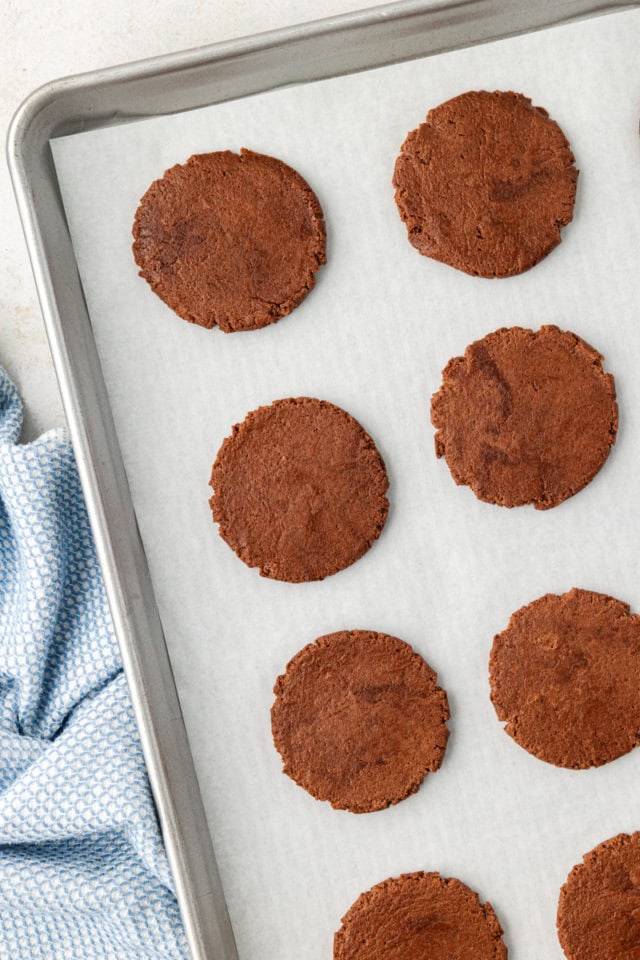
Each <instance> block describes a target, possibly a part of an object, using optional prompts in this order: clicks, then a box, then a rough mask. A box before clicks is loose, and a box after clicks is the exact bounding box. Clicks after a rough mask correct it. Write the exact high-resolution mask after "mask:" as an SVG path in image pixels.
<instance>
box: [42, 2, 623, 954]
mask: <svg viewBox="0 0 640 960" xmlns="http://www.w3.org/2000/svg"><path fill="white" fill-rule="evenodd" d="M638 49H640V13H638V12H627V13H623V14H616V15H612V16H609V17H606V18H604V19H597V20H593V21H589V22H584V23H581V24H578V25H573V26H568V27H562V28H558V29H555V30H553V31H546V32H543V33H538V34H535V35H531V36H529V37H525V38H519V39H515V40H509V41H503V42H501V43H498V44H492V45H488V46H481V47H477V48H475V49H471V50H468V51H463V52H458V53H453V54H447V55H444V56H439V57H436V58H433V59H427V60H423V61H417V62H413V63H409V64H404V65H400V66H395V67H388V68H384V69H381V70H376V71H371V72H366V73H361V74H359V75H355V76H351V77H347V78H342V79H334V80H329V81H323V82H320V83H315V84H312V85H308V86H303V87H295V88H289V89H283V90H281V91H276V92H272V93H269V94H266V95H261V96H256V97H253V98H250V99H246V100H243V101H239V102H232V103H227V104H224V105H221V106H214V107H211V108H207V109H204V110H199V111H197V112H191V113H186V114H182V115H179V116H173V117H167V118H161V119H153V120H149V121H144V122H139V123H135V124H130V125H125V126H121V127H115V128H110V129H105V130H100V131H95V132H91V133H85V134H81V135H77V136H74V137H70V138H66V139H62V140H59V141H56V142H54V143H53V144H52V146H53V150H54V155H55V162H56V165H57V169H58V173H59V177H60V183H61V186H62V191H63V195H64V202H65V206H66V210H67V215H68V218H69V224H70V228H71V231H72V235H73V240H74V244H75V249H76V253H77V257H78V262H79V265H80V271H81V275H82V279H83V283H84V289H85V292H86V297H87V301H88V304H89V309H90V313H91V318H92V322H93V325H94V329H95V333H96V338H97V342H98V347H99V351H100V356H101V359H102V363H103V366H104V373H105V378H106V382H107V387H108V390H109V395H110V398H111V403H112V405H113V412H114V416H115V421H116V426H117V429H118V432H119V437H120V443H121V446H122V451H123V454H124V459H125V464H126V468H127V473H128V476H129V480H130V483H131V488H132V492H133V499H134V503H135V507H136V511H137V516H138V520H139V524H140V529H141V532H142V537H143V540H144V544H145V547H146V551H147V554H148V557H149V562H150V566H151V573H152V577H153V581H154V585H155V590H156V594H157V598H158V603H159V606H160V612H161V616H162V622H163V624H164V629H165V631H166V636H167V641H168V644H169V648H170V653H171V659H172V663H173V667H174V670H175V674H176V679H177V684H178V689H179V692H180V696H181V701H182V706H183V709H184V714H185V719H186V723H187V728H188V732H189V738H190V742H191V746H192V749H193V753H194V757H195V763H196V768H197V771H198V775H199V779H200V784H201V787H202V792H203V795H204V802H205V806H206V809H207V814H208V818H209V823H210V827H211V831H212V835H213V839H214V844H215V848H216V851H217V856H218V859H219V864H220V868H221V872H222V880H223V884H224V888H225V891H226V896H227V899H228V903H229V909H230V912H231V918H232V922H233V925H234V928H235V932H236V937H237V941H238V947H239V951H240V957H241V958H242V960H327V958H329V957H331V956H332V937H333V933H334V931H335V930H336V929H337V928H338V926H339V923H340V918H341V917H342V915H343V914H344V913H345V912H346V910H347V909H348V907H349V906H350V904H351V903H352V901H353V900H354V899H355V898H356V897H357V896H358V894H359V893H360V892H361V891H362V890H365V889H367V888H368V887H370V886H371V885H373V884H374V883H377V882H378V881H381V880H383V879H384V878H386V877H388V876H396V875H398V874H400V873H403V872H406V871H414V870H440V871H441V872H442V874H443V875H448V876H456V877H459V878H460V879H462V880H464V881H465V882H466V883H468V884H470V885H471V886H472V887H473V888H474V889H476V890H477V891H478V892H479V894H480V895H481V897H482V898H483V899H489V900H490V901H491V903H492V904H493V906H494V907H495V909H496V911H497V913H498V915H499V918H500V920H501V922H502V924H503V926H504V928H505V939H506V942H507V944H508V946H509V956H510V958H512V960H560V958H561V957H562V952H561V950H560V947H559V945H558V943H557V939H556V932H555V913H556V904H557V898H558V892H559V889H560V886H561V885H562V883H563V882H564V880H565V878H566V876H567V873H568V872H569V870H570V869H571V867H572V866H573V865H574V864H575V863H577V862H578V861H579V860H580V858H581V856H582V854H583V853H585V852H587V851H588V850H590V849H591V848H592V847H593V846H594V845H595V844H597V843H599V842H600V841H602V840H605V839H606V838H608V837H610V836H612V835H614V834H616V833H618V832H620V831H632V830H634V829H640V801H639V796H638V793H639V786H640V750H636V751H635V753H633V754H630V755H628V756H626V757H624V758H622V759H620V760H617V761H615V762H614V763H611V764H609V765H607V766H605V767H603V768H600V769H597V770H591V771H579V772H573V771H566V770H561V769H556V768H554V767H551V766H548V765H546V764H544V763H542V762H541V761H538V760H536V759H534V758H533V757H531V756H529V755H528V754H527V753H526V752H525V751H524V750H522V749H521V748H520V747H518V746H517V745H516V744H515V743H514V742H513V741H512V740H511V739H510V738H509V737H508V736H507V735H506V734H505V733H504V732H503V730H502V728H501V725H500V723H499V722H498V721H497V719H496V716H495V713H494V710H493V707H492V705H491V703H490V700H489V689H488V679H487V665H488V657H489V651H490V648H491V644H492V639H493V636H494V634H495V633H497V632H498V631H500V630H502V629H504V627H505V626H506V624H507V622H508V620H509V616H510V614H511V613H512V612H513V611H514V610H516V609H518V608H519V607H520V606H521V605H523V604H525V603H528V602H529V601H531V600H533V599H535V598H536V597H538V596H540V595H541V594H543V593H546V592H562V591H564V590H567V589H569V588H570V587H572V586H580V587H584V588H587V589H593V590H599V591H603V592H606V593H611V594H613V595H614V596H617V597H619V598H621V599H623V600H625V601H627V602H629V603H630V604H631V605H632V607H633V608H634V609H635V610H636V611H640V577H639V575H638V574H639V572H640V562H639V561H640V550H639V548H638V535H639V533H640V497H639V496H638V468H639V465H640V377H639V370H640V329H639V319H640V318H639V314H638V304H639V302H640V270H639V258H640V143H639V140H638V119H639V114H640V70H639V69H638ZM468 89H489V90H492V89H514V90H517V91H521V92H524V93H526V94H527V95H528V96H531V97H532V98H533V100H534V103H537V104H540V105H542V106H544V107H546V108H547V109H548V110H549V111H550V113H551V116H552V117H553V118H554V119H556V120H557V121H558V122H559V123H560V125H561V126H562V128H563V130H564V131H565V133H566V134H567V136H568V138H569V140H570V142H571V144H572V147H573V150H574V152H575V155H576V158H577V162H578V165H579V167H580V169H581V174H580V179H579V187H578V200H577V206H576V211H575V219H574V222H573V223H572V224H571V225H570V226H569V227H568V228H566V229H565V231H564V239H563V242H562V244H561V246H560V247H559V248H558V249H557V250H555V251H554V252H553V253H552V254H551V255H550V256H549V257H548V258H547V259H546V260H545V261H543V262H542V263H541V264H540V265H539V266H537V267H535V268H534V269H533V270H531V271H529V272H528V273H526V274H524V275H523V276H521V277H517V278H513V279H507V280H481V279H477V278H472V277H468V276H466V275H464V274H462V273H459V272H457V271H455V270H452V269H450V268H448V267H446V266H444V265H441V264H438V263H435V262H434V261H430V260H428V259H426V258H423V257H421V256H420V255H419V254H418V253H417V252H416V251H414V250H413V248H411V247H410V246H409V244H408V242H407V239H406V234H405V228H404V226H403V224H402V223H401V221H400V219H399V216H398V214H397V211H396V208H395V204H394V200H393V190H392V188H391V183H390V181H391V176H392V171H393V164H394V160H395V157H396V155H397V153H398V150H399V148H400V145H401V143H402V142H403V140H404V137H405V135H406V134H407V132H408V131H409V130H411V129H413V128H414V127H415V126H417V125H418V124H419V123H420V122H421V121H422V120H423V118H424V116H425V114H426V112H427V110H428V109H429V108H431V107H432V106H435V105H436V104H438V103H440V102H441V101H443V100H446V99H448V98H449V97H451V96H454V95H456V94H458V93H461V92H463V91H465V90H468ZM242 146H246V147H249V148H251V149H253V150H257V151H261V152H264V153H268V154H272V155H274V156H277V157H280V158H282V159H283V160H285V161H286V162H287V163H289V164H291V165H292V166H294V167H295V168H296V169H298V170H299V171H300V173H301V174H302V175H303V176H304V177H305V178H306V179H307V180H308V182H309V183H310V184H311V186H312V187H313V189H314V190H315V191H316V192H317V194H318V196H319V198H320V201H321V203H322V205H323V207H324V210H325V214H326V218H327V225H328V237H329V242H328V257H329V263H328V265H327V266H326V267H325V268H323V269H322V270H321V272H320V273H319V276H318V284H317V287H316V289H315V290H314V291H313V292H312V293H311V295H310V296H309V297H308V299H307V300H306V301H305V302H304V303H303V304H302V306H300V307H299V308H298V309H297V310H295V311H294V313H293V314H292V315H291V316H289V317H287V318H285V319H283V320H281V321H280V322H279V323H277V324H276V325H274V326H272V327H270V328H267V329H264V330H259V331H257V332H252V333H243V334H236V335H230V336H225V335H223V334H222V333H220V331H218V330H213V331H207V330H203V329H200V328H197V327H194V326H190V325H188V324H186V323H185V322H184V321H182V320H180V319H179V318H177V317H176V316H175V315H174V314H172V312H171V311H170V310H169V309H168V308H166V307H165V306H164V305H163V304H162V303H161V301H160V300H159V299H158V298H156V297H155V295H154V294H153V293H152V292H151V290H150V289H149V288H148V286H147V284H146V283H145V282H144V281H143V280H141V279H139V278H138V276H137V270H136V267H135V264H134V262H133V258H132V255H131V235H130V232H131V223H132V220H133V216H134V213H135V210H136V207H137V204H138V201H139V198H140V197H141V196H142V194H143V193H144V191H145V190H146V188H147V187H148V185H149V184H150V183H151V181H152V180H153V179H155V178H156V177H158V176H160V175H161V174H162V172H163V171H164V170H165V168H167V167H169V166H171V165H172V164H174V163H176V162H182V161H184V160H186V159H187V157H189V156H190V154H192V153H196V152H203V151H209V150H219V149H227V148H231V149H239V148H240V147H242ZM543 323H557V324H559V325H560V326H561V327H563V328H570V329H572V330H574V331H575V332H577V333H578V334H580V335H581V336H583V337H584V338H585V339H586V340H587V341H588V342H590V343H591V344H593V345H594V346H596V347H597V348H598V349H599V350H600V351H601V352H602V353H603V354H604V355H605V358H606V363H605V368H606V369H607V370H608V371H611V372H612V373H614V375H615V378H616V385H617V390H618V398H619V404H620V431H619V434H618V440H617V443H616V445H615V448H614V450H613V453H612V455H611V457H610V458H609V461H608V462H607V463H606V465H605V467H604V469H603V470H602V471H601V472H600V474H599V475H598V476H597V477H596V479H595V480H594V481H593V482H592V483H591V484H590V485H589V486H588V487H587V488H586V489H585V490H584V491H582V492H581V493H579V494H578V495H577V496H575V497H574V498H572V499H571V500H569V501H568V502H566V503H564V504H563V505H562V506H560V507H558V508H556V509H553V510H550V511H548V512H538V511H534V510H533V509H532V508H520V509H515V510H506V509H502V508H499V507H496V506H491V505H487V504H484V503H480V502H479V501H478V500H476V498H475V497H474V495H473V494H472V493H471V492H470V491H469V489H467V488H458V487H456V486H455V485H454V483H453V481H452V479H451V476H450V475H449V471H448V469H447V467H446V465H445V463H444V462H443V461H437V460H436V458H435V456H434V450H433V430H432V427H431V426H430V423H429V398H430V396H431V394H432V392H433V391H434V390H436V389H437V388H438V386H439V384H440V372H441V370H442V368H443V367H444V365H445V364H446V362H447V360H448V359H449V358H450V357H451V356H454V355H458V354H460V353H462V352H463V351H464V348H465V346H466V345H467V344H468V343H469V342H471V341H472V340H474V339H476V338H478V337H481V336H483V335H484V334H486V333H488V332H489V331H491V330H493V329H495V328H497V327H499V326H503V325H511V324H520V325H523V326H531V327H534V328H537V327H538V326H539V325H541V324H543ZM299 395H309V396H317V397H321V398H326V399H328V400H331V401H333V402H334V403H337V404H339V405H340V406H342V407H344V408H345V409H346V410H348V411H349V412H350V413H351V414H353V415H354V416H355V417H356V418H357V419H358V420H359V421H360V422H361V423H362V424H363V425H364V427H365V428H366V429H367V430H368V431H369V432H370V433H371V435H372V436H373V437H374V439H375V441H376V443H377V444H378V446H379V449H380V450H381V452H382V454H383V456H384V458H385V460H386V463H387V466H388V471H389V475H390V479H391V488H390V500H391V511H390V516H389V520H388V523H387V526H386V529H385V530H384V532H383V534H382V537H381V538H380V540H379V541H378V542H377V543H376V544H375V545H374V546H373V548H372V549H371V550H370V551H369V553H368V554H367V555H366V556H365V557H364V558H363V559H361V560H360V561H359V562H358V563H356V564H355V565H354V566H352V567H351V568H349V569H347V570H345V571H343V572H341V573H339V574H337V575H336V576H333V577H330V578H329V579H328V580H326V581H324V582H322V583H313V584H306V585H290V584H284V583H277V582H273V581H270V580H265V579H261V578H260V577H259V575H258V573H257V571H256V570H250V569H248V568H247V567H245V566H244V564H243V563H241V561H240V560H238V558H237V557H236V556H235V555H234V554H233V553H232V552H231V551H230V549H229V548H228V547H227V546H226V544H225V543H224V542H223V541H222V540H221V539H220V537H219V536H218V534H217V530H216V528H215V527H214V526H213V524H212V522H211V518H210V512H209V507H208V504H207V498H208V496H209V493H210V491H209V487H208V481H209V475H210V468H211V463H212V461H213V459H214V458H215V455H216V452H217V450H218V447H219V446H220V444H221V442H222V440H223V438H224V437H225V436H226V435H227V434H228V433H229V431H230V428H231V426H232V424H234V423H236V422H238V421H240V420H242V419H243V418H244V416H245V414H246V413H247V412H248V411H249V410H252V409H254V408H255V407H257V406H259V405H260V404H264V403H269V402H271V401H272V400H274V399H277V398H280V397H288V396H299ZM342 628H371V629H376V630H381V631H386V632H389V633H392V634H395V635H397V636H399V637H401V638H403V639H404V640H406V641H408V642H409V643H410V644H412V645H413V646H414V647H415V649H417V650H418V651H419V652H420V653H421V654H422V655H423V656H424V657H425V658H426V659H427V660H428V662H429V663H430V664H431V665H432V666H433V667H434V668H435V669H436V670H437V671H438V674H439V679H440V682H441V684H442V685H443V686H444V687H445V688H446V689H447V691H448V693H449V698H450V704H451V709H452V714H453V718H452V721H451V724H450V728H451V732H452V736H451V739H450V744H449V748H448V751H447V755H446V758H445V761H444V764H443V766H442V768H441V770H440V771H439V772H438V773H437V774H435V775H432V776H429V777H428V779H427V781H426V782H425V784H424V785H423V787H422V789H421V790H420V791H419V793H418V794H417V795H415V796H413V797H411V798H410V799H408V800H406V801H405V802H403V803H401V804H399V805H398V806H396V807H394V808H391V809H389V810H386V811H383V812H380V813H374V814H369V815H364V816H362V815H361V816H356V815H353V814H350V813H347V812H337V811H334V810H332V809H331V808H330V807H329V805H328V804H326V803H319V802H318V801H316V800H314V799H312V798H311V797H310V796H308V795H307V794H306V793H305V792H304V791H303V790H302V789H300V788H299V787H297V786H296V785H295V784H294V783H293V782H292V781H290V780H289V779H288V778H287V777H285V776H284V775H283V774H282V773H281V762H280V758H279V756H278V754H277V753H276V751H275V749H274V747H273V744H272V740H271V732H270V720H269V709H270V706H271V703H272V699H273V698H272V692H271V691H272V686H273V683H274V681H275V679H276V677H277V675H278V674H279V673H280V672H282V670H283V669H284V667H285V664H286V663H287V661H288V660H289V659H290V657H292V656H293V654H295V653H296V652H297V650H299V649H300V647H302V646H303V645H304V644H306V643H308V642H310V641H312V640H313V639H314V638H315V637H317V636H320V635H321V634H324V633H327V632H330V631H333V630H338V629H342Z"/></svg>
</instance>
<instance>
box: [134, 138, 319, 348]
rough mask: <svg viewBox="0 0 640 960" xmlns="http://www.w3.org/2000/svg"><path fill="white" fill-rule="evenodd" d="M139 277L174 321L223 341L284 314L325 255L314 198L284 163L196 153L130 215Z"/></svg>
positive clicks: (149, 192) (244, 152)
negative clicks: (219, 333) (208, 330)
mask: <svg viewBox="0 0 640 960" xmlns="http://www.w3.org/2000/svg"><path fill="white" fill-rule="evenodd" d="M133 236H134V244H133V254H134V257H135V261H136V263H137V264H138V266H139V267H140V276H141V277H144V279H145V280H146V281H147V282H148V283H149V285H150V286H151V288H152V290H154V291H155V293H157V294H158V296H159V297H160V299H161V300H164V302H165V303H166V304H167V306H169V307H171V309H172V310H174V311H175V312H176V313H177V314H178V316H180V317H182V318H183V319H184V320H188V321H189V323H197V324H200V326H203V327H213V326H216V325H217V326H218V327H220V329H221V330H224V332H225V333H232V332H234V331H236V330H255V329H257V328H258V327H264V326H266V325H267V324H269V323H274V322H275V321H276V320H279V318H280V317H283V316H285V314H287V313H290V312H291V311H292V310H293V309H294V307H297V306H298V304H299V303H300V302H301V300H303V299H304V298H305V297H306V295H307V294H308V292H309V290H311V288H312V287H313V285H314V283H315V279H314V274H315V273H316V271H317V270H318V268H319V267H320V265H321V264H323V263H325V262H326V257H325V226H324V218H323V215H322V209H321V207H320V204H319V202H318V199H317V197H316V196H315V194H314V193H313V191H312V190H311V188H310V187H309V185H308V184H307V183H306V182H305V181H304V180H303V179H302V177H301V176H300V174H299V173H296V171H295V170H292V169H291V167H288V166H287V165H286V164H285V163H283V162H282V161H281V160H276V159H274V158H273V157H266V156H264V155H263V154H260V153H252V152H251V151H250V150H241V152H240V154H236V153H231V152H230V151H229V150H224V151H222V152H220V153H202V154H196V156H193V157H191V158H190V159H189V160H188V161H187V162H186V163H185V164H177V165H176V166H175V167H171V169H170V170H167V171H166V173H165V174H164V176H163V177H162V179H160V180H156V181H155V182H154V183H152V184H151V186H150V187H149V189H148V190H147V192H146V193H145V195H144V197H143V198H142V200H141V201H140V206H139V207H138V210H137V212H136V216H135V221H134V224H133Z"/></svg>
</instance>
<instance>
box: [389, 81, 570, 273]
mask: <svg viewBox="0 0 640 960" xmlns="http://www.w3.org/2000/svg"><path fill="white" fill-rule="evenodd" d="M577 179H578V171H577V169H576V167H575V165H574V157H573V154H572V152H571V149H570V147H569V143H568V141H567V139H566V137H565V135H564V134H563V132H562V130H561V129H560V127H559V126H558V124H557V123H555V122H554V121H553V120H551V119H550V118H549V115H548V113H547V111H546V110H544V109H542V108H541V107H534V106H533V105H532V103H531V101H530V100H529V99H528V98H527V97H524V96H523V95H522V94H519V93H512V92H511V91H507V92H502V91H495V92H493V93H490V92H487V91H484V90H483V91H471V92H469V93H463V94H461V95H460V96H458V97H454V98H453V99H452V100H448V101H447V102H446V103H442V104H440V105H439V106H437V107H435V108H434V109H433V110H431V111H430V112H429V113H428V114H427V118H426V121H425V122H424V123H423V124H421V125H420V126H419V127H418V128H417V129H416V130H414V131H412V133H410V134H409V135H408V137H407V139H406V140H405V142H404V144H403V145H402V148H401V152H400V155H399V157H398V159H397V161H396V165H395V171H394V176H393V185H394V187H395V196H396V204H397V206H398V211H399V213H400V216H401V218H402V220H403V221H404V223H405V225H406V228H407V233H408V237H409V241H410V242H411V244H412V245H413V246H414V247H416V249H417V250H419V251H420V253H422V254H424V255H425V256H427V257H431V258H432V259H434V260H440V261H442V262H443V263H447V264H449V265H450V266H452V267H456V268H457V269H458V270H463V271H464V272H465V273H469V274H472V275H474V276H479V277H510V276H514V275H515V274H519V273H522V272H523V271H525V270H528V269H529V268H530V267H532V266H534V264H536V263H538V262H539V261H540V260H542V258H543V257H545V256H546V255H547V254H548V253H550V252H551V250H553V248H554V247H555V246H557V245H558V244H559V243H560V239H561V236H560V232H561V229H562V227H564V226H566V224H568V223H569V222H570V221H571V219H572V217H573V205H574V201H575V194H576V184H577Z"/></svg>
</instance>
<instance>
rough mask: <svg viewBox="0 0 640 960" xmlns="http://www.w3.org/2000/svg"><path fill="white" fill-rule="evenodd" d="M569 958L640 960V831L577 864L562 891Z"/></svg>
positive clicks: (562, 935) (561, 934) (561, 926)
mask: <svg viewBox="0 0 640 960" xmlns="http://www.w3.org/2000/svg"><path fill="white" fill-rule="evenodd" d="M558 939H559V940H560V945H561V946H562V949H563V950H564V953H565V956H566V957H567V960H640V833H632V834H628V833H620V834H618V836H617V837H613V838H612V839H611V840H606V841H605V842H604V843H601V844H599V846H597V847H595V849H593V850H592V851H591V852H590V853H587V854H586V856H585V857H583V862H582V863H580V864H578V865H577V866H575V867H574V868H573V870H572V871H571V873H570V874H569V876H568V878H567V882H566V883H565V885H564V886H563V888H562V890H561V891H560V901H559V903H558Z"/></svg>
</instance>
